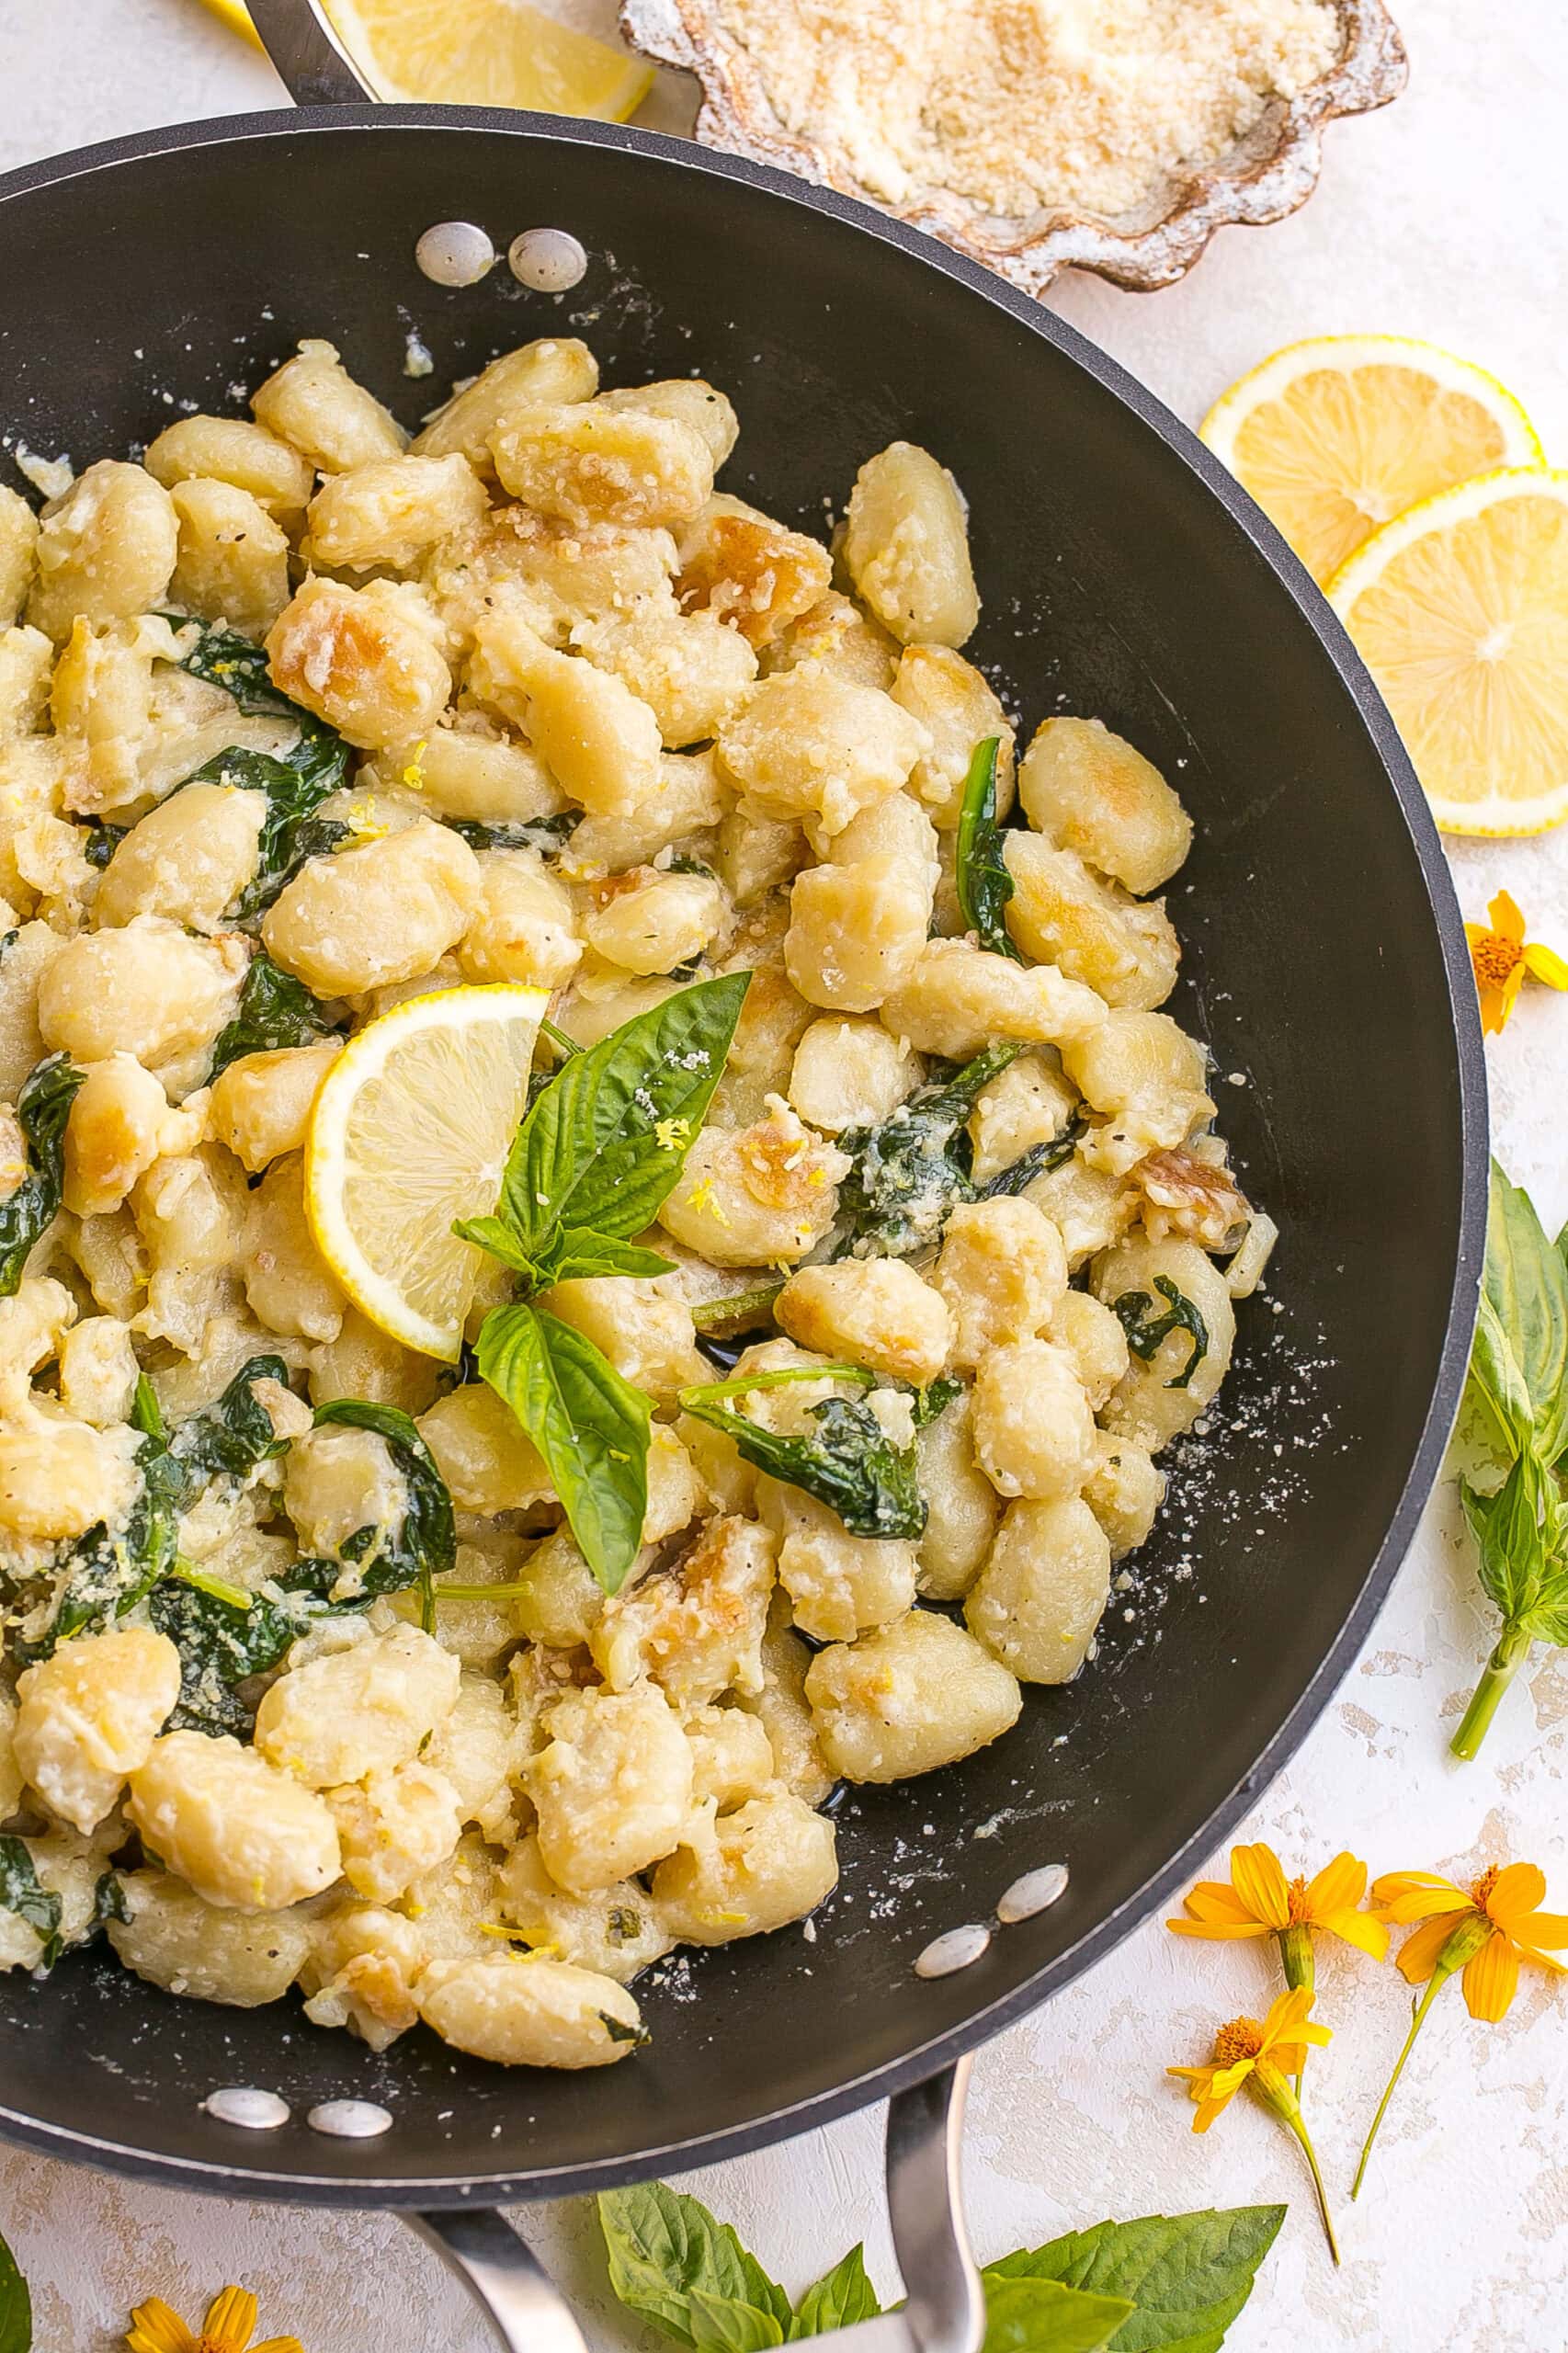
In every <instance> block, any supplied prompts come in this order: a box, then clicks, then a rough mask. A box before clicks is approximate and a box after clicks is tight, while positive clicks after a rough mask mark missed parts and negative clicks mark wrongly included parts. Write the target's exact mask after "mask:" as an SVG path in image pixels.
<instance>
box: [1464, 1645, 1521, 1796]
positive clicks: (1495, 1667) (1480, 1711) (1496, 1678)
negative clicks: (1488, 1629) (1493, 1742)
mask: <svg viewBox="0 0 1568 2353" xmlns="http://www.w3.org/2000/svg"><path fill="white" fill-rule="evenodd" d="M1529 1654H1530V1636H1529V1635H1528V1633H1526V1632H1525V1631H1524V1630H1523V1628H1522V1627H1519V1626H1505V1627H1504V1629H1503V1632H1502V1635H1501V1638H1500V1639H1499V1641H1498V1643H1497V1647H1496V1649H1495V1650H1494V1652H1493V1654H1492V1655H1491V1657H1490V1658H1489V1659H1488V1660H1487V1662H1486V1665H1485V1666H1484V1668H1483V1671H1482V1677H1481V1680H1480V1682H1479V1683H1478V1684H1477V1685H1476V1687H1475V1689H1474V1691H1473V1693H1472V1694H1471V1702H1470V1705H1469V1707H1468V1708H1467V1709H1466V1710H1465V1711H1464V1721H1463V1722H1462V1723H1461V1724H1460V1728H1459V1730H1458V1732H1456V1733H1455V1734H1454V1736H1453V1738H1452V1740H1451V1741H1450V1742H1449V1749H1450V1751H1451V1752H1452V1754H1453V1755H1454V1756H1462V1757H1464V1758H1465V1759H1466V1761H1467V1762H1468V1761H1469V1760H1471V1758H1473V1757H1475V1756H1478V1755H1479V1753H1480V1749H1481V1744H1482V1742H1483V1740H1484V1739H1485V1737H1486V1733H1487V1727H1488V1726H1489V1725H1490V1723H1491V1722H1492V1719H1493V1717H1494V1715H1495V1714H1496V1712H1497V1703H1498V1701H1499V1700H1500V1699H1502V1697H1503V1694H1504V1692H1505V1691H1506V1689H1507V1688H1508V1686H1509V1684H1510V1683H1512V1681H1513V1679H1514V1677H1515V1676H1516V1675H1517V1673H1518V1670H1519V1668H1520V1667H1521V1666H1522V1665H1524V1663H1525V1661H1526V1659H1527V1658H1528V1656H1529Z"/></svg>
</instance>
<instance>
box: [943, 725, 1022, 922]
mask: <svg viewBox="0 0 1568 2353" xmlns="http://www.w3.org/2000/svg"><path fill="white" fill-rule="evenodd" d="M1001 746H1002V739H1001V737H1000V736H999V735H988V736H987V737H986V738H985V740H984V742H983V743H981V744H977V745H975V747H974V757H973V758H972V759H971V762H970V764H969V774H968V776H967V777H966V779H964V789H963V802H962V805H961V807H960V813H959V830H958V840H957V844H956V846H955V854H954V867H953V881H954V883H955V884H956V886H957V889H958V894H959V906H960V910H961V912H962V915H963V919H964V921H965V923H966V924H967V925H968V926H969V928H970V930H971V931H972V932H973V933H974V935H975V937H976V938H977V939H978V940H979V942H980V944H981V946H982V948H989V949H991V951H992V953H993V954H994V955H997V956H1010V957H1011V958H1012V960H1013V961H1014V962H1015V963H1016V964H1021V963H1022V962H1023V961H1024V960H1023V958H1022V957H1021V956H1020V955H1019V953H1018V951H1017V949H1016V948H1015V947H1014V945H1013V942H1012V939H1011V938H1010V937H1009V936H1008V931H1007V925H1006V906H1007V902H1008V900H1009V899H1010V898H1011V897H1012V895H1013V887H1014V886H1013V878H1012V876H1011V875H1010V874H1009V873H1008V871H1007V861H1006V858H1004V857H1003V855H1002V828H1001V827H1000V825H999V824H997V822H996V755H997V753H998V752H999V751H1000V749H1001Z"/></svg>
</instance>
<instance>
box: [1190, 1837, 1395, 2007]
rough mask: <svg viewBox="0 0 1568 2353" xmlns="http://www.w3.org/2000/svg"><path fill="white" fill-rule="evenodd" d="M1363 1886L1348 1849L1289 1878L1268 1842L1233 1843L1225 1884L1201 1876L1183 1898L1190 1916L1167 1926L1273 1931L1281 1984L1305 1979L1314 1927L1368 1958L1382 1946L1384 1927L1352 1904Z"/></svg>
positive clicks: (1194, 1932)
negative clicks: (1311, 1871) (1312, 1871)
mask: <svg viewBox="0 0 1568 2353" xmlns="http://www.w3.org/2000/svg"><path fill="white" fill-rule="evenodd" d="M1366 1893H1367V1866H1366V1864H1365V1863H1358V1861H1357V1859H1356V1858H1355V1856H1354V1855H1349V1854H1343V1855H1335V1859H1334V1860H1333V1862H1331V1863H1328V1864H1325V1866H1324V1869H1323V1870H1321V1871H1319V1872H1318V1874H1317V1877H1316V1878H1315V1879H1311V1880H1309V1879H1306V1878H1301V1877H1298V1878H1296V1879H1292V1880H1287V1879H1286V1877H1285V1871H1284V1867H1283V1865H1282V1864H1281V1862H1280V1860H1279V1858H1278V1855H1277V1854H1276V1853H1275V1852H1274V1849H1273V1848H1272V1847H1265V1846H1261V1845H1259V1846H1256V1847H1232V1849H1231V1883H1230V1885H1229V1887H1227V1886H1226V1885H1225V1883H1224V1881H1222V1880H1213V1879H1206V1880H1199V1883H1198V1885H1197V1886H1196V1887H1195V1888H1194V1889H1193V1891H1192V1893H1191V1894H1190V1895H1188V1896H1187V1899H1186V1902H1187V1910H1188V1911H1189V1912H1190V1913H1191V1914H1192V1917H1191V1919H1190V1920H1167V1921H1166V1922H1165V1926H1166V1927H1167V1928H1169V1929H1171V1930H1172V1931H1173V1932H1174V1933H1175V1934H1176V1936H1178V1937H1214V1938H1231V1937H1278V1939H1279V1949H1280V1955H1281V1958H1282V1959H1283V1961H1284V1963H1285V1976H1286V1980H1287V1983H1288V1984H1291V1985H1310V1984H1312V1930H1313V1929H1314V1928H1322V1929H1324V1930H1325V1931H1326V1932H1327V1934H1328V1935H1329V1936H1331V1937H1340V1938H1343V1939H1344V1941H1345V1942H1346V1944H1348V1945H1356V1946H1358V1947H1359V1949H1360V1950H1361V1951H1362V1952H1368V1953H1370V1954H1371V1956H1372V1959H1373V1960H1374V1961H1381V1960H1382V1958H1383V1955H1384V1954H1385V1953H1386V1952H1387V1950H1388V1949H1389V1932H1388V1930H1387V1928H1386V1927H1384V1926H1383V1924H1382V1922H1381V1920H1376V1919H1374V1918H1373V1917H1372V1915H1371V1914H1370V1913H1369V1912H1362V1911H1359V1910H1358V1908H1357V1907H1358V1905H1359V1904H1360V1901H1361V1898H1362V1897H1363V1896H1364V1895H1365V1894H1366ZM1292 1930H1294V1931H1295V1932H1296V1933H1295V1934H1294V1935H1292V1933H1291V1932H1292Z"/></svg>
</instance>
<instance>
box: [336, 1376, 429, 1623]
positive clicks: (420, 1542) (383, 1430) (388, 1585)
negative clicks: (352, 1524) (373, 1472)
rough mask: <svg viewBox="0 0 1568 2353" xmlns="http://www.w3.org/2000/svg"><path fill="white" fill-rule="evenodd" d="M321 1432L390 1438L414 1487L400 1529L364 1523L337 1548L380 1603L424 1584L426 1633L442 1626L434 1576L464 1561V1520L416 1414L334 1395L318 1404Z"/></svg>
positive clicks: (362, 1592)
mask: <svg viewBox="0 0 1568 2353" xmlns="http://www.w3.org/2000/svg"><path fill="white" fill-rule="evenodd" d="M315 1426H316V1427H317V1429H323V1428H327V1427H347V1428H349V1429H357V1430H371V1431H373V1432H374V1433H375V1435H376V1436H377V1437H378V1438H382V1439H384V1441H385V1443H386V1448H387V1451H388V1453H389V1454H390V1455H391V1456H392V1461H393V1462H394V1463H395V1464H396V1465H397V1468H398V1469H399V1471H401V1472H402V1473H403V1478H404V1480H405V1481H406V1482H407V1485H408V1508H407V1510H406V1511H405V1512H404V1513H403V1521H402V1525H401V1526H400V1527H398V1528H396V1529H384V1528H358V1529H355V1531H354V1533H353V1535H352V1536H350V1537H348V1538H347V1540H346V1541H345V1542H344V1543H342V1544H340V1545H339V1546H338V1551H339V1552H340V1553H341V1554H342V1556H343V1559H344V1561H345V1562H346V1563H349V1564H351V1565H353V1566H355V1567H358V1568H360V1569H361V1574H360V1576H359V1579H358V1586H357V1590H356V1592H355V1595H354V1598H355V1599H356V1600H357V1601H368V1600H373V1599H374V1597H376V1595H377V1594H381V1593H403V1592H405V1591H406V1590H407V1588H408V1587H409V1586H413V1585H417V1586H418V1587H419V1592H420V1623H421V1624H422V1625H423V1627H424V1629H425V1631H426V1633H427V1634H428V1633H433V1632H434V1631H435V1627H436V1588H435V1579H436V1578H437V1577H438V1576H444V1575H445V1574H446V1573H447V1571H448V1570H449V1569H450V1568H451V1567H452V1566H453V1564H454V1563H455V1562H456V1560H457V1549H458V1540H457V1523H456V1519H455V1518H454V1516H453V1512H452V1498H451V1491H450V1490H449V1487H448V1485H447V1483H446V1481H445V1479H443V1478H442V1476H441V1473H440V1471H439V1469H438V1468H437V1462H436V1458H435V1456H434V1455H433V1454H432V1453H431V1451H430V1449H429V1448H428V1447H427V1446H426V1443H425V1440H424V1439H423V1438H421V1437H420V1435H419V1432H418V1430H417V1429H416V1428H415V1424H414V1422H413V1420H412V1419H411V1418H410V1416H409V1415H407V1414H405V1413H403V1412H402V1411H401V1410H400V1408H399V1407H397V1406H395V1405H377V1404H371V1403H369V1401H368V1400H366V1399H364V1398H361V1397H335V1398H334V1399H333V1401H332V1403H331V1404H329V1405H318V1406H317V1407H316V1412H315Z"/></svg>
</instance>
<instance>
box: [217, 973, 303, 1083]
mask: <svg viewBox="0 0 1568 2353" xmlns="http://www.w3.org/2000/svg"><path fill="white" fill-rule="evenodd" d="M333 1034H334V1033H333V1029H332V1024H331V1023H330V1022H329V1021H328V1019H327V1017H326V1016H325V1014H324V1013H323V1011H322V1009H321V1006H320V1005H319V1004H318V1003H317V1001H316V999H315V998H314V997H313V996H312V994H311V992H310V990H309V989H308V988H307V987H306V986H305V984H304V983H303V981H297V980H295V978H294V976H293V974H292V973H291V972H280V971H279V970H278V966H277V965H276V964H275V963H274V962H273V961H272V959H271V957H270V956H261V955H257V956H253V957H252V959H251V963H250V970H249V971H248V972H246V974H245V977H244V984H243V985H242V987H241V990H240V1001H239V1004H238V1005H237V1006H235V1008H234V1017H233V1020H232V1021H231V1022H230V1023H229V1025H228V1027H227V1028H226V1029H221V1030H220V1031H219V1032H218V1040H217V1043H216V1044H215V1045H214V1047H213V1049H212V1063H211V1067H210V1070H209V1071H208V1074H207V1080H208V1084H209V1086H210V1085H211V1083H212V1081H213V1080H214V1079H215V1078H216V1077H218V1075H219V1074H220V1073H221V1072H222V1071H226V1070H227V1069H228V1067H229V1064H230V1063H236V1062H238V1061H239V1059H240V1057H241V1056H242V1054H268V1053H276V1052H278V1051H279V1049H280V1048H282V1047H285V1046H313V1045H316V1044H318V1043H319V1042H320V1040H322V1039H323V1038H329V1037H331V1036H332V1035H333Z"/></svg>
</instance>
